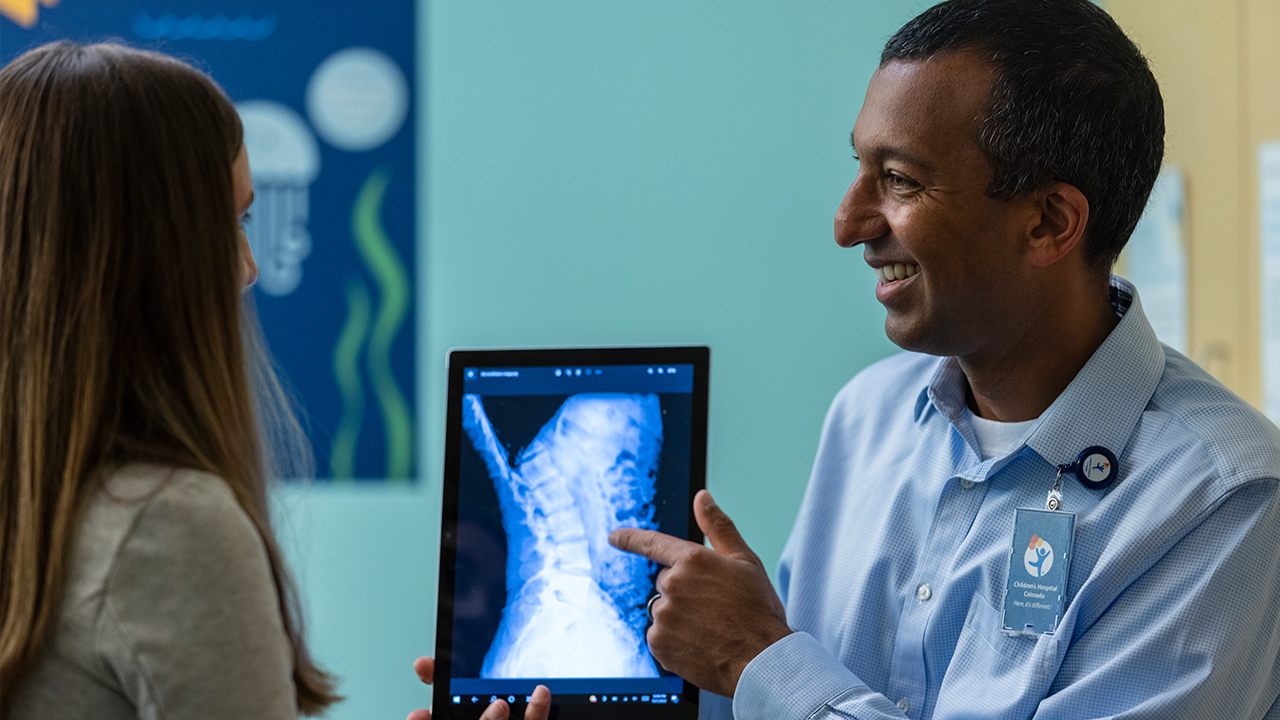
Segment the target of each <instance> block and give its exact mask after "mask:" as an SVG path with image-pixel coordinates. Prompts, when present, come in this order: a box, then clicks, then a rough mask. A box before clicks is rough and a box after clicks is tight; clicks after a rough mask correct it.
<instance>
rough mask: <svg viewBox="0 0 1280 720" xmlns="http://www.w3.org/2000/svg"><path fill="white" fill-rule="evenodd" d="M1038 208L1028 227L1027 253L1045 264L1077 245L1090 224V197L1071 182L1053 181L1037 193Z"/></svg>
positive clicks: (1040, 263)
mask: <svg viewBox="0 0 1280 720" xmlns="http://www.w3.org/2000/svg"><path fill="white" fill-rule="evenodd" d="M1035 197H1036V207H1037V210H1038V212H1037V213H1036V215H1035V217H1034V218H1033V219H1032V220H1031V222H1030V225H1031V227H1030V228H1029V229H1028V231H1027V257H1028V258H1029V259H1030V261H1031V264H1032V265H1035V266H1036V267H1048V266H1050V265H1052V264H1054V263H1056V262H1058V261H1059V260H1061V259H1062V258H1064V257H1066V256H1067V254H1068V253H1070V252H1071V251H1072V250H1074V249H1075V248H1076V247H1077V246H1078V245H1080V242H1081V240H1083V239H1084V231H1085V227H1086V226H1087V225H1088V224H1089V200H1088V199H1087V198H1086V197H1085V196H1084V193H1082V192H1080V191H1079V190H1078V189H1077V188H1076V187H1075V186H1074V185H1068V184H1067V183H1062V182H1060V183H1054V184H1052V185H1050V186H1049V187H1048V188H1045V189H1044V190H1041V191H1040V192H1038V193H1036V196H1035Z"/></svg>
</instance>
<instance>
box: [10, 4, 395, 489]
mask: <svg viewBox="0 0 1280 720" xmlns="http://www.w3.org/2000/svg"><path fill="white" fill-rule="evenodd" d="M415 4H416V3H415V2H414V1H413V0H363V1H362V2H359V3H351V2H339V1H338V0H308V1H307V2H297V1H293V0H290V1H288V2H262V1H254V2H249V1H247V0H225V1H222V2H218V1H214V0H105V1H104V0H61V1H60V2H59V1H58V0H0V61H3V62H6V63H7V62H8V61H9V60H11V59H13V58H14V57H15V56H17V55H18V54H20V53H21V52H22V51H24V50H26V49H29V48H31V47H34V46H36V45H40V44H43V43H45V42H49V41H51V40H57V39H64V38H65V39H70V40H73V41H76V42H86V43H88V42H98V41H103V40H112V39H116V40H121V41H123V42H125V43H127V44H129V45H132V46H135V47H141V48H145V49H150V50H158V51H161V52H165V53H169V54H172V55H176V56H178V57H180V58H183V59H185V60H187V61H189V62H191V63H192V64H194V65H196V66H197V67H200V68H202V69H205V70H207V71H208V72H209V73H210V74H211V75H212V76H213V78H214V79H215V80H217V81H218V82H219V83H220V84H221V85H222V86H223V88H225V89H226V91H227V93H228V94H229V95H230V96H231V98H232V100H233V101H234V102H235V103H236V107H237V109H238V110H239V111H240V116H241V119H242V120H243V121H244V129H245V147H246V149H247V150H248V153H249V164H250V166H251V168H252V171H253V182H254V188H255V191H256V194H257V200H256V202H255V203H254V206H253V208H252V209H251V215H252V219H251V221H250V222H249V224H248V226H247V232H248V236H249V241H250V244H251V245H252V247H253V252H254V257H255V259H256V260H257V263H258V267H259V272H260V278H259V280H258V284H257V286H256V287H255V289H254V293H255V295H256V301H257V307H258V313H259V316H260V317H261V320H262V325H263V330H264V331H265V333H266V336H267V341H268V343H269V344H270V346H271V350H272V352H273V353H274V355H275V357H276V359H277V361H278V362H279V364H280V366H281V368H282V369H283V374H284V375H285V379H286V380H287V382H288V383H289V384H290V385H291V387H292V389H293V390H294V392H296V393H297V394H298V395H299V396H300V399H301V401H302V404H303V405H304V407H305V410H306V418H305V420H306V421H307V422H308V423H309V427H310V434H311V439H312V444H313V446H314V448H315V451H316V460H317V469H318V473H319V474H320V475H321V476H322V477H325V476H327V477H332V478H357V479H361V480H380V479H394V480H411V479H412V478H413V477H414V476H415V467H414V465H415V460H416V451H415V438H416V432H415V423H416V422H417V421H418V413H417V412H416V411H415V407H414V399H415V397H416V395H415V375H414V373H415V362H414V360H415V358H414V355H415V350H416V348H415V345H416V338H415V335H416V332H417V319H416V317H415V312H414V307H415V298H414V283H413V275H414V268H415V247H414V239H415V232H414V200H415V197H416V189H415V178H414V171H415V156H414V151H415V140H414V135H415V133H414V130H415V122H416V121H415V112H414V104H415V103H414V94H415V83H414V74H415V54H414V33H415V17H414V16H415Z"/></svg>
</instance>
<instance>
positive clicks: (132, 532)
mask: <svg viewBox="0 0 1280 720" xmlns="http://www.w3.org/2000/svg"><path fill="white" fill-rule="evenodd" d="M94 511H96V514H97V515H98V516H99V517H100V518H102V519H103V520H106V522H93V521H92V520H90V519H89V518H88V517H87V518H86V519H87V520H90V521H89V522H86V523H85V526H84V528H83V529H84V530H85V531H87V532H94V531H95V529H101V530H105V531H106V532H108V533H110V534H113V535H117V536H118V538H119V540H118V542H116V543H115V545H116V548H117V550H116V557H115V558H113V559H112V562H110V566H111V569H110V573H111V577H110V578H109V580H108V587H109V588H110V587H113V586H114V587H119V586H120V585H121V584H132V583H134V582H143V583H145V584H147V585H151V584H153V583H152V581H154V580H158V579H161V578H164V577H166V576H168V579H169V580H170V581H175V580H177V579H179V578H182V579H185V582H182V583H181V585H184V586H198V585H200V584H201V583H200V576H199V573H200V572H202V570H209V571H217V572H218V574H219V575H220V576H221V577H222V578H224V579H225V578H226V576H227V573H228V571H235V570H237V569H239V570H240V571H242V572H247V573H248V574H249V575H250V576H259V577H260V576H262V575H263V574H264V573H265V574H266V576H267V577H269V564H268V561H267V557H266V550H265V548H264V546H263V543H262V538H261V536H260V535H259V533H258V530H257V529H256V528H255V527H254V525H253V522H252V521H251V520H250V519H249V515H248V514H247V513H246V512H245V510H244V508H242V507H241V505H240V503H239V502H238V501H237V499H236V497H235V494H234V493H233V492H232V490H231V487H230V486H229V485H228V484H227V483H226V481H225V480H223V479H222V478H221V477H219V476H217V475H214V474H212V473H208V472H201V471H198V470H191V469H186V468H174V467H163V466H156V465H130V466H127V467H125V468H122V469H121V470H119V471H117V472H115V473H113V474H112V475H111V477H109V478H107V479H106V481H105V482H104V483H103V487H102V490H101V491H100V492H99V493H98V496H97V497H96V498H95V499H94V502H93V508H92V510H91V511H90V512H91V513H93V512H94ZM233 574H234V573H233ZM148 578H150V580H149V579H148Z"/></svg>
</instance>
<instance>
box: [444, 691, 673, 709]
mask: <svg viewBox="0 0 1280 720" xmlns="http://www.w3.org/2000/svg"><path fill="white" fill-rule="evenodd" d="M449 699H450V701H451V702H452V703H453V704H454V705H464V706H465V705H476V706H482V707H488V706H489V704H490V703H493V702H496V701H498V700H506V701H507V704H508V705H510V706H511V707H513V708H520V707H523V706H524V705H527V704H529V703H530V702H531V701H532V700H533V696H532V695H510V694H508V695H494V694H489V695H452V696H450V698H449ZM552 700H553V702H555V704H557V705H602V706H603V705H622V704H627V705H646V704H647V705H679V704H680V703H682V702H686V700H685V696H684V695H683V694H682V693H649V694H645V695H613V694H609V695H605V694H603V693H602V694H598V695H573V694H565V693H561V694H559V695H553V696H552Z"/></svg>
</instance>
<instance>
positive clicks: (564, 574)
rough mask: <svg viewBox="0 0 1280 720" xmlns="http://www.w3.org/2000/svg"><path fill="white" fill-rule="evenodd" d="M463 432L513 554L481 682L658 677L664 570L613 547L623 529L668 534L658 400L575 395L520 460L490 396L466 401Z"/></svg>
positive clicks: (652, 397) (630, 396) (660, 415)
mask: <svg viewBox="0 0 1280 720" xmlns="http://www.w3.org/2000/svg"><path fill="white" fill-rule="evenodd" d="M463 428H464V429H465V430H466V432H467V435H468V437H470V439H471V442H472V444H473V445H474V446H475V448H476V450H477V451H478V452H479V454H480V456H481V457H482V458H484V461H485V465H486V467H487V468H488V471H489V475H490V477H491V478H492V479H493V483H494V487H495V489H496V490H497V494H498V500H499V504H500V506H501V510H502V524H503V528H504V529H505V530H506V533H507V545H508V549H507V568H506V573H507V602H506V606H505V607H504V608H503V611H502V620H501V621H500V623H499V626H498V631H497V633H496V635H495V637H494V640H493V644H492V645H491V646H490V647H489V651H488V653H487V654H486V655H485V659H484V665H483V666H482V668H481V671H480V675H481V677H485V678H571V677H572V678H604V677H658V669H657V666H656V665H655V664H654V661H653V658H652V656H651V655H650V654H649V650H648V646H647V645H646V643H645V628H646V624H647V623H646V621H647V617H646V614H645V601H646V599H647V598H648V595H649V592H650V590H651V589H652V587H653V574H654V572H655V570H656V567H655V566H654V564H653V563H652V562H650V561H648V560H646V559H645V558H643V557H640V556H638V555H632V554H629V553H624V552H621V551H619V550H617V549H615V548H614V547H613V546H611V545H609V533H610V532H612V531H613V530H615V529H617V528H620V527H635V528H645V529H657V525H656V523H655V522H654V519H653V518H654V505H653V501H654V493H655V480H656V478H657V473H658V461H659V455H660V454H661V451H662V410H661V407H660V405H659V400H658V396H657V395H653V394H649V395H628V394H616V393H584V394H580V395H574V396H572V397H570V398H569V399H568V400H566V401H565V402H564V404H563V405H562V406H561V407H560V409H559V411H558V412H557V413H556V414H555V416H554V417H552V418H551V420H549V421H548V422H547V423H546V425H544V426H543V427H542V429H541V430H540V431H539V432H538V434H537V436H536V437H535V438H534V439H533V441H532V442H530V443H529V445H528V447H526V448H524V450H523V451H522V452H520V455H519V457H517V458H516V459H515V460H513V461H511V462H510V463H508V459H507V457H508V453H507V450H506V448H505V447H503V445H502V444H501V443H500V442H499V441H498V439H497V435H496V434H495V432H494V429H493V426H492V425H490V423H489V418H488V416H487V415H486V414H485V410H484V405H483V404H482V403H481V400H480V397H479V396H478V395H474V394H470V395H466V396H465V397H464V399H463Z"/></svg>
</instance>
